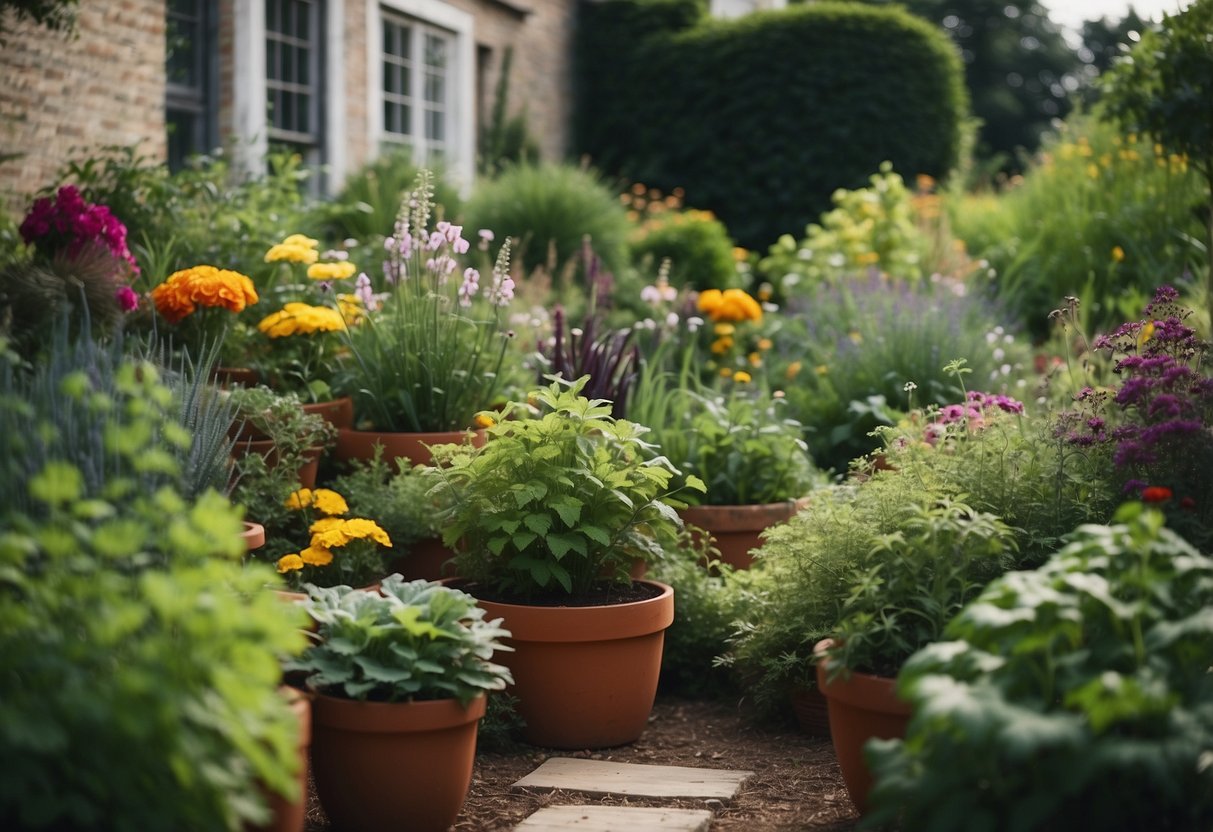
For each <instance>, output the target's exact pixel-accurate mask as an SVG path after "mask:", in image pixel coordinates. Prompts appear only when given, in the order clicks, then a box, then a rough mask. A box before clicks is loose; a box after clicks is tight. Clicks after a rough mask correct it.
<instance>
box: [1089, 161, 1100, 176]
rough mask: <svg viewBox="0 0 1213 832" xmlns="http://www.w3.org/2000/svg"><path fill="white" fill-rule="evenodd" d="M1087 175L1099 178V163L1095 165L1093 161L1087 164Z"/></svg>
mask: <svg viewBox="0 0 1213 832" xmlns="http://www.w3.org/2000/svg"><path fill="white" fill-rule="evenodd" d="M1087 176H1089V177H1091V178H1092V179H1098V178H1099V165H1096V164H1094V163H1092V164H1089V165H1087Z"/></svg>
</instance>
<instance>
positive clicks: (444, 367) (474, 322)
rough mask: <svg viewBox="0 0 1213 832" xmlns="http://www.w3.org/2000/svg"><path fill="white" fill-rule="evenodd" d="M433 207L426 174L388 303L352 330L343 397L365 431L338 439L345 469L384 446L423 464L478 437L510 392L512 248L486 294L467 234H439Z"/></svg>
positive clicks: (397, 234) (401, 241)
mask: <svg viewBox="0 0 1213 832" xmlns="http://www.w3.org/2000/svg"><path fill="white" fill-rule="evenodd" d="M432 198H433V186H432V175H431V174H430V172H429V171H425V170H423V171H422V172H421V173H420V174H419V175H418V178H417V182H416V185H415V187H414V189H413V191H412V192H411V193H409V194H407V195H406V196H405V198H404V200H403V201H402V203H401V208H400V214H399V216H398V218H397V221H396V227H395V229H394V232H393V235H392V236H390V237H388V238H387V239H386V240H385V241H384V245H385V248H386V249H387V253H388V256H387V260H386V262H385V263H384V271H385V280H386V282H387V286H386V289H387V291H386V296H385V297H383V298H382V299H381V302H378V303H377V304H376V305H375V308H373V309H370V308H368V309H367V310H366V315H365V317H364V318H362V319H361V320H360V321H359V322H358V324H357V325H356V326H351V327H349V328H348V329H347V330H346V346H347V347H348V349H349V355H350V357H349V361H348V363H347V366H346V367H345V368H344V370H343V372H342V375H341V377H340V382H339V387H340V388H341V389H343V390H344V391H346V392H348V393H349V394H351V395H352V396H353V398H354V405H355V408H354V409H355V418H356V422H355V428H356V429H348V430H342V431H341V433H340V434H339V436H338V439H337V456H338V458H340V459H366V458H368V457H369V456H370V455H371V453H372V451H373V448H374V446H375V445H383V446H384V448H385V454H384V456H385V458H386V459H388V460H395V459H397V458H401V457H407V458H408V459H411V460H412V461H413V462H414V463H418V464H424V463H426V462H428V461H429V452H428V451H427V450H426V448H427V446H428V445H430V444H433V443H436V442H451V441H455V440H457V439H459V438H461V436H466V435H467V434H470V433H471V432H472V431H473V430H474V429H475V428H477V427H479V425H476V424H475V423H474V420H475V418H476V415H477V413H478V412H479V411H482V410H484V409H486V408H488V407H490V406H491V405H493V404H494V402H495V400H496V396H497V393H498V391H499V390H500V389H501V383H502V367H503V362H504V359H505V356H506V353H507V352H508V350H509V347H510V342H511V335H512V332H511V330H510V329H509V325H508V320H507V315H506V312H507V309H506V307H508V306H509V304H510V301H511V300H512V298H513V296H514V280H513V278H511V277H510V274H509V241H508V240H507V241H506V243H505V244H504V245H502V247H501V249H500V250H499V252H498V254H497V258H496V262H495V264H494V265H493V266H492V270H491V272H490V273H488V274H484V275H483V279H484V285H481V279H482V275H481V272H480V270H479V269H478V268H476V267H474V266H471V265H465V263H464V262H463V259H464V256H465V255H467V254H468V252H469V251H470V250H471V243H470V242H469V241H468V240H467V239H466V238H465V237H464V236H463V228H462V227H461V226H457V225H451V224H450V223H449V222H442V221H440V222H438V223H436V224H435V226H434V227H433V228H430V219H431V210H432V204H431V203H432ZM488 236H491V235H488ZM484 239H485V242H486V246H487V237H485V238H484ZM486 265H487V264H486Z"/></svg>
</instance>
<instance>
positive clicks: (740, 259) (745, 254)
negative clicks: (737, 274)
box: [733, 246, 750, 263]
mask: <svg viewBox="0 0 1213 832" xmlns="http://www.w3.org/2000/svg"><path fill="white" fill-rule="evenodd" d="M749 258H750V251H749V249H747V248H743V247H741V246H733V262H735V263H744V262H745V261H746V260H748V259H749Z"/></svg>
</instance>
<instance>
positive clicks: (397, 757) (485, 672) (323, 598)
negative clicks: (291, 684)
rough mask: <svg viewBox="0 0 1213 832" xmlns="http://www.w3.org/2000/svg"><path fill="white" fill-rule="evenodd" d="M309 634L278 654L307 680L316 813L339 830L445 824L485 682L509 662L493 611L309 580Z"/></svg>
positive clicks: (468, 769)
mask: <svg viewBox="0 0 1213 832" xmlns="http://www.w3.org/2000/svg"><path fill="white" fill-rule="evenodd" d="M308 593H309V598H308V600H307V601H306V602H305V603H304V605H303V606H304V607H305V609H306V610H307V611H308V614H309V615H310V616H311V617H312V620H313V621H314V622H315V624H316V628H315V630H316V631H315V633H314V634H313V635H312V639H313V642H314V643H313V644H312V646H311V647H310V648H308V650H307V651H305V652H304V653H303V654H302V655H301V656H300V657H299V658H297V659H294V660H292V661H290V662H288V663H287V665H286V667H287V669H288V670H290V671H292V672H296V673H299V674H302V675H303V677H304V679H305V681H306V684H307V686H308V687H309V688H310V689H311V690H312V691H314V693H315V698H314V701H313V714H314V717H313V739H312V760H313V769H314V772H315V780H316V791H317V794H318V795H319V798H320V802H321V804H322V805H323V806H324V810H325V813H326V814H327V815H328V817H329V819H330V820H331V821H332V822H333V823H334V825H336V826H338V827H340V828H342V829H360V830H367V832H394V830H398V829H401V828H404V827H405V826H407V827H408V828H409V829H415V830H418V832H427V831H432V832H442V830H446V829H447V828H448V827H449V826H450V825H451V823H453V822H454V820H455V817H456V816H457V815H458V814H459V809H460V806H462V804H463V800H464V797H465V796H466V795H467V790H468V787H469V785H470V784H471V779H472V761H473V758H474V756H475V749H476V727H477V723H478V722H479V719H480V717H482V716H483V715H484V712H485V701H486V693H487V692H488V691H495V690H501V689H503V688H504V687H505V686H506V684H507V683H509V682H510V680H511V677H510V671H509V670H508V669H506V668H505V667H502V666H501V665H497V664H493V663H492V662H491V661H490V659H491V658H492V657H493V654H494V652H495V651H499V650H508V649H509V648H508V647H506V646H505V645H504V644H503V643H502V642H501V641H500V640H501V639H504V638H506V637H508V636H509V634H510V633H509V631H508V630H504V629H502V627H501V620H500V619H497V620H486V614H485V611H484V610H483V609H481V608H479V607H478V606H477V605H476V600H475V599H474V598H472V597H471V596H469V595H467V594H465V593H463V592H460V591H458V590H455V589H452V588H450V587H444V586H441V585H440V584H436V583H429V582H427V581H420V580H419V581H413V582H410V583H405V582H404V581H403V579H402V578H401V577H400V576H399V575H391V576H388V577H387V578H386V579H384V581H383V584H382V585H381V587H380V589H379V591H378V592H369V591H361V590H356V589H350V588H349V587H334V588H329V589H324V588H319V587H314V586H313V587H309V588H308Z"/></svg>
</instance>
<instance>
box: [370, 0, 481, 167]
mask: <svg viewBox="0 0 1213 832" xmlns="http://www.w3.org/2000/svg"><path fill="white" fill-rule="evenodd" d="M384 10H386V11H388V12H389V13H395V14H398V15H401V16H403V17H408V18H412V19H413V20H416V21H417V23H419V24H421V25H422V26H423V27H425V26H428V27H432V28H435V29H442V30H444V31H446V32H447V33H449V34H450V35H452V46H453V49H452V51H451V55H450V56H449V64H448V74H447V100H448V101H449V102H450V106H449V107H448V108H447V110H446V114H447V123H446V125H445V126H446V140H445V150H446V158H445V160H444V161H443V170H444V171H445V172H446V173H447V174H448V175H449V176H450V177H451V179H452V180H453V181H454V183H455V184H456V185H458V186H459V187H460V188H461V189H464V190H466V189H467V188H470V187H471V185H472V182H473V180H474V178H475V172H476V130H475V126H476V125H475V115H474V113H475V94H476V88H475V75H476V73H475V61H476V38H475V20H474V18H473V17H472V15H471V14H469V13H467V12H465V11H462V10H460V9H456V8H455V7H454V6H450V5H447V4H446V3H443V2H439V0H367V4H366V14H367V25H366V29H367V50H366V54H367V95H368V100H367V114H368V125H367V126H368V128H369V129H368V131H367V132H368V133H369V137H370V143H371V149H372V153H378V150H379V148H381V147H383V146H384V145H385V144H387V143H394V142H397V141H398V140H397V139H394V138H392V137H391V136H389V134H388V133H387V131H386V130H384V128H383V11H384ZM419 105H421V102H416V103H415V104H414V106H415V107H417V106H419ZM413 152H414V157H413V161H414V162H415V163H417V164H419V165H424V164H425V163H426V161H427V160H426V159H425V157H424V154H425V145H424V142H422V143H418V144H414V145H413Z"/></svg>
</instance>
